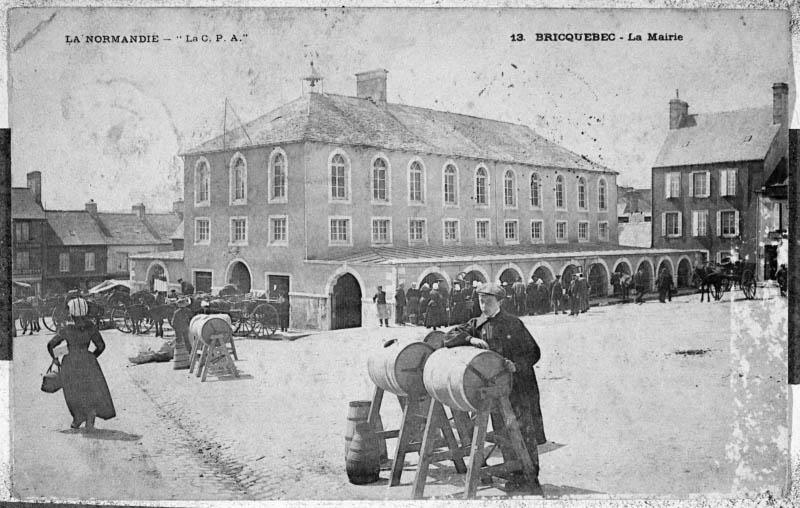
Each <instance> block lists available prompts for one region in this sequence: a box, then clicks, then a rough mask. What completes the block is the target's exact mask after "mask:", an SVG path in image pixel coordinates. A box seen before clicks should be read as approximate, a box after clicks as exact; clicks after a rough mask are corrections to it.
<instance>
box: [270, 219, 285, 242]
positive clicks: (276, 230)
mask: <svg viewBox="0 0 800 508" xmlns="http://www.w3.org/2000/svg"><path fill="white" fill-rule="evenodd" d="M287 222H288V218H287V217H285V216H281V217H270V218H269V241H270V243H271V244H284V245H285V244H286V243H288V241H289V234H288V231H287V229H288V227H287Z"/></svg>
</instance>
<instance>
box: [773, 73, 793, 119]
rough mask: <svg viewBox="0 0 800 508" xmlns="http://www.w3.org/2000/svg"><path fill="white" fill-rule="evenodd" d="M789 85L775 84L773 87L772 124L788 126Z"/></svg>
mask: <svg viewBox="0 0 800 508" xmlns="http://www.w3.org/2000/svg"><path fill="white" fill-rule="evenodd" d="M788 111H789V85H787V84H786V83H774V84H773V85H772V123H773V124H780V125H783V126H786V125H788V123H789V117H788Z"/></svg>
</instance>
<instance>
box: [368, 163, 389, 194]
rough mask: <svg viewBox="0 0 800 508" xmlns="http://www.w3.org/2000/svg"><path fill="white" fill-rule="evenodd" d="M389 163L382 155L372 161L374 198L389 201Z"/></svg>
mask: <svg viewBox="0 0 800 508" xmlns="http://www.w3.org/2000/svg"><path fill="white" fill-rule="evenodd" d="M388 177H389V165H388V164H387V163H386V160H385V159H384V158H382V157H378V158H376V159H375V161H374V162H373V163H372V200H373V201H389V191H388V187H387V185H388V183H387V182H388Z"/></svg>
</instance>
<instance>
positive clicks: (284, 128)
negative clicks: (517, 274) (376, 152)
mask: <svg viewBox="0 0 800 508" xmlns="http://www.w3.org/2000/svg"><path fill="white" fill-rule="evenodd" d="M248 136H249V137H248ZM297 141H317V142H323V143H331V144H340V145H358V146H373V147H377V148H382V149H387V150H403V151H411V152H423V153H433V154H439V155H446V156H462V157H470V158H476V159H484V160H492V161H500V162H509V163H521V164H531V165H537V166H547V167H556V168H564V169H581V170H586V171H600V172H606V173H616V172H615V171H612V170H610V169H608V168H606V167H604V166H601V165H599V164H596V163H594V162H592V161H590V160H589V159H587V158H585V157H583V156H581V155H579V154H576V153H574V152H571V151H569V150H567V149H566V148H563V147H561V146H559V145H557V144H555V143H553V142H551V141H548V140H546V139H545V138H543V137H542V136H540V135H538V134H537V133H536V132H534V131H533V130H532V129H530V128H529V127H527V126H525V125H519V124H513V123H508V122H501V121H497V120H490V119H487V118H478V117H474V116H468V115H462V114H458V113H450V112H445V111H436V110H432V109H426V108H419V107H414V106H406V105H402V104H391V103H387V104H382V105H377V104H375V103H373V102H372V101H371V100H369V99H360V98H357V97H349V96H344V95H336V94H318V93H312V94H307V95H305V96H303V97H300V98H298V99H296V100H294V101H292V102H289V103H288V104H285V105H283V106H281V107H279V108H277V109H275V110H273V111H271V112H269V113H267V114H265V115H263V116H261V117H259V118H257V119H255V120H253V121H251V122H249V123H247V124H245V126H244V127H239V128H237V129H234V130H231V131H230V132H227V133H226V134H225V143H224V144H223V136H222V135H220V136H217V137H216V138H214V139H211V140H210V141H207V142H205V143H202V144H201V145H200V146H198V147H196V148H193V149H191V150H189V151H187V152H185V153H184V155H189V154H200V153H209V152H215V151H220V150H223V149H226V150H233V149H241V148H245V147H251V146H263V145H271V144H277V143H288V142H297Z"/></svg>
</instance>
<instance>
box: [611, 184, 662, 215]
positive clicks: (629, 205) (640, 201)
mask: <svg viewBox="0 0 800 508" xmlns="http://www.w3.org/2000/svg"><path fill="white" fill-rule="evenodd" d="M617 203H618V204H623V205H624V207H623V208H622V212H621V215H627V214H632V213H643V214H645V215H650V214H651V213H652V210H653V192H652V191H651V190H650V189H632V188H627V189H624V190H623V189H622V188H620V189H618V191H617ZM617 211H618V212H619V208H617Z"/></svg>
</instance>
